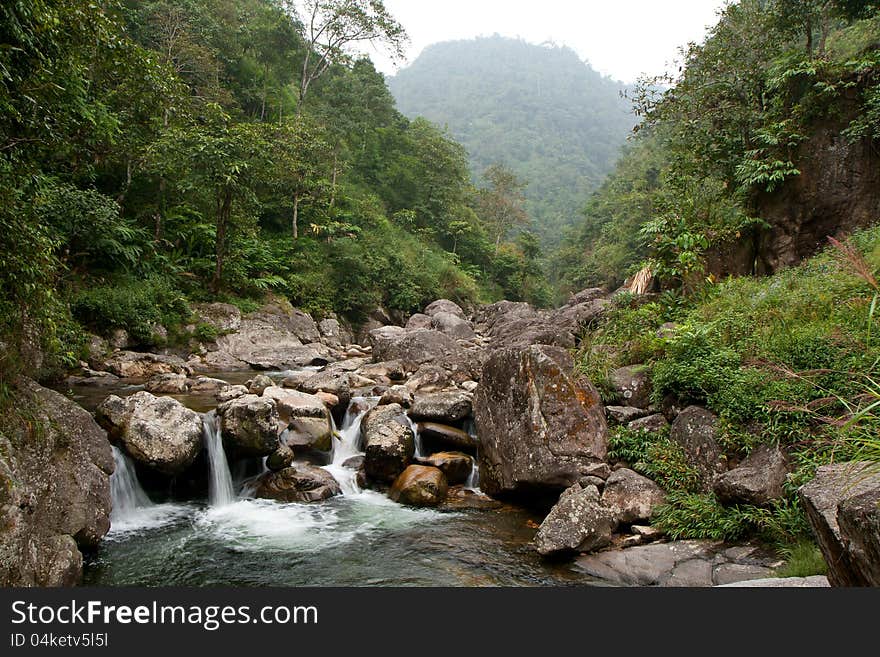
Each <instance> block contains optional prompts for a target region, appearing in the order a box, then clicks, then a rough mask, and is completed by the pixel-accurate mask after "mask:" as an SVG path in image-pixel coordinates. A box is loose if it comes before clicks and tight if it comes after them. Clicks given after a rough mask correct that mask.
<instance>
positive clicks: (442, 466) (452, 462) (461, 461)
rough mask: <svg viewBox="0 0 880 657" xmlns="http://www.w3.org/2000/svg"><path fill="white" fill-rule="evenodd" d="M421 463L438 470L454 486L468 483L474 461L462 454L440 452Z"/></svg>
mask: <svg viewBox="0 0 880 657" xmlns="http://www.w3.org/2000/svg"><path fill="white" fill-rule="evenodd" d="M419 463H420V464H421V465H428V466H431V467H432V468H438V469H439V470H440V471H441V472H442V473H443V474H444V475H446V480H447V481H448V482H449V483H450V484H452V485H453V486H454V485H456V484H463V483H465V482H467V480H468V478H469V477H470V476H471V471H472V470H473V465H474V459H473V458H472V457H470V456H468V455H467V454H464V453H462V452H438V453H437V454H431V456H429V457H427V458H423V459H420V460H419Z"/></svg>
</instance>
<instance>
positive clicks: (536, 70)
mask: <svg viewBox="0 0 880 657" xmlns="http://www.w3.org/2000/svg"><path fill="white" fill-rule="evenodd" d="M388 82H389V87H390V89H391V91H392V93H393V94H394V96H395V98H396V99H397V104H398V107H399V109H400V111H401V112H403V113H404V114H406V115H407V116H409V117H415V116H424V117H425V118H427V119H429V120H431V121H433V122H435V123H437V124H439V125H440V126H446V127H448V129H449V131H450V133H451V135H452V136H453V137H454V138H455V139H456V140H458V141H460V142H461V143H462V144H464V145H465V146H466V147H467V149H468V152H469V153H470V158H471V165H472V167H473V171H474V174H475V176H476V177H477V179H478V180H479V176H480V174H481V173H482V172H483V171H484V170H485V169H486V167H487V166H488V165H490V164H492V163H494V162H503V163H504V164H506V165H507V166H509V167H510V168H511V169H513V171H515V172H516V174H517V175H519V176H520V177H521V178H523V179H525V180H526V181H527V182H528V188H527V190H526V196H527V199H528V210H529V214H530V215H531V217H532V219H533V222H534V229H535V231H536V232H537V233H538V234H539V235H540V236H541V238H542V241H543V243H544V245H545V247H553V246H555V245H556V244H557V243H558V240H559V237H560V234H561V232H562V231H563V230H564V228H566V227H567V226H570V225H572V224H573V223H576V222H578V221H579V219H580V211H581V208H582V207H583V205H584V203H585V201H586V199H587V197H588V196H589V194H590V193H591V192H592V191H593V190H595V189H596V188H597V187H598V186H599V184H600V183H601V182H602V180H603V179H604V178H605V176H606V175H607V174H608V173H609V172H610V171H611V170H612V169H613V167H614V164H615V162H616V160H617V158H618V155H619V153H620V148H621V146H622V145H623V143H624V141H625V140H626V137H627V135H628V133H629V131H630V130H631V128H632V127H633V125H635V123H636V121H635V118H634V117H633V115H632V114H631V111H630V104H629V102H628V101H627V100H625V99H624V98H622V97H621V91H623V90H624V89H625V85H624V84H623V83H620V82H617V81H614V80H612V79H610V78H608V77H605V76H603V75H601V74H600V73H598V72H597V71H595V70H593V69H592V68H591V67H590V66H589V64H586V63H584V62H582V61H581V60H580V58H579V57H578V55H577V54H576V53H575V52H574V51H573V50H571V49H570V48H567V47H558V46H553V45H533V44H529V43H526V42H524V41H521V40H517V39H509V38H504V37H500V36H497V35H496V36H494V37H489V38H479V39H475V40H468V41H450V42H445V43H439V44H435V45H433V46H430V47H428V48H426V49H425V50H424V52H423V53H422V54H421V55H420V56H419V57H418V59H416V60H415V61H414V62H413V63H412V64H411V65H410V66H409V67H407V68H405V69H403V70H401V71H400V72H399V73H398V74H397V75H396V76H394V77H392V78H390V79H389V81H388Z"/></svg>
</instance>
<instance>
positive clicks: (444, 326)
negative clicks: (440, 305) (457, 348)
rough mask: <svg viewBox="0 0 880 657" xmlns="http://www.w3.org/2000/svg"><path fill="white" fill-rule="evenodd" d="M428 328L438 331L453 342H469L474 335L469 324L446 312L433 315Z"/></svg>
mask: <svg viewBox="0 0 880 657" xmlns="http://www.w3.org/2000/svg"><path fill="white" fill-rule="evenodd" d="M430 328H432V329H434V330H435V331H440V332H441V333H443V334H444V335H448V336H449V337H450V338H452V339H454V340H470V339H472V338H474V337H475V335H476V334H475V333H474V329H473V327H472V326H471V323H470V322H468V321H467V320H464V319H462V318H461V317H459V316H458V315H453V314H452V313H447V312H441V313H437V314H436V315H434V316H433V317H432V318H431V326H430Z"/></svg>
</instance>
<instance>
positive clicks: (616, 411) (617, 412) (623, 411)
mask: <svg viewBox="0 0 880 657" xmlns="http://www.w3.org/2000/svg"><path fill="white" fill-rule="evenodd" d="M647 414H648V411H646V410H644V409H642V408H632V407H630V406H606V407H605V417H607V418H608V421H609V422H611V423H613V424H617V425H627V424H629V423H630V422H632V421H633V420H638V419H639V418H643V417H645V416H646V415H647Z"/></svg>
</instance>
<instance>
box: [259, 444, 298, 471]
mask: <svg viewBox="0 0 880 657" xmlns="http://www.w3.org/2000/svg"><path fill="white" fill-rule="evenodd" d="M295 458H296V453H295V452H294V451H293V449H291V448H290V446H288V445H286V444H284V445H279V447H278V449H276V450H275V451H274V452H272V453H271V454H269V456H267V457H266V467H267V468H269V469H270V470H271V471H272V472H279V471H281V470H284V468H289V467H290V466H291V465H293V461H294V459H295Z"/></svg>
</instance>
